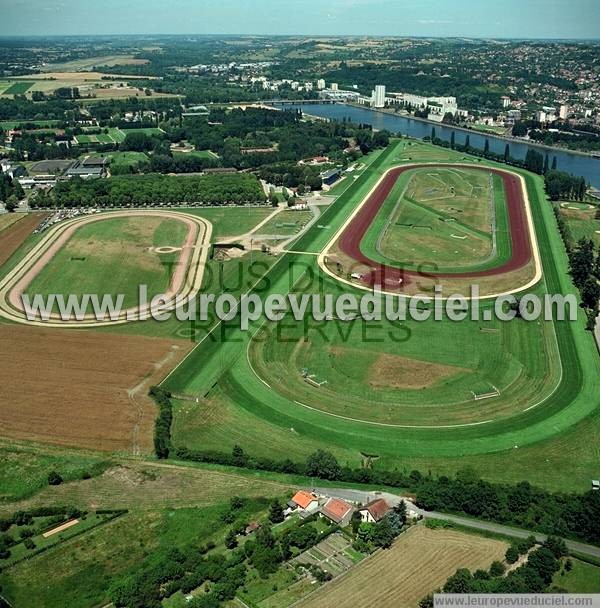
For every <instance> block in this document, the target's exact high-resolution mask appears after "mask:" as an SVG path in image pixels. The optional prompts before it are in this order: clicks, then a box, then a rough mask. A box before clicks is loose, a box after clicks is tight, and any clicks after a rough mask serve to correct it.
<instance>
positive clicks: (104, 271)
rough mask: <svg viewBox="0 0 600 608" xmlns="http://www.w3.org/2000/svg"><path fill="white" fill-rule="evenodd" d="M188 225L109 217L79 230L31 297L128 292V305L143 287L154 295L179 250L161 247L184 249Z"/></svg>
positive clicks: (45, 269)
mask: <svg viewBox="0 0 600 608" xmlns="http://www.w3.org/2000/svg"><path fill="white" fill-rule="evenodd" d="M185 236H186V225H185V224H184V223H183V222H180V221H178V220H176V219H162V218H159V217H142V216H136V217H131V218H115V219H104V220H102V221H98V222H93V223H90V224H87V225H85V226H82V227H81V228H79V229H77V230H76V231H75V232H74V233H73V235H72V236H71V237H70V238H69V240H68V241H67V243H66V244H65V245H64V247H62V248H61V250H60V251H59V252H58V253H57V254H56V255H55V256H53V257H52V259H51V260H50V261H49V262H48V263H47V264H46V265H45V266H44V267H43V268H42V270H41V271H40V272H39V274H37V276H35V278H34V279H33V281H32V282H31V284H30V285H29V287H28V292H27V293H29V295H30V297H32V298H33V297H34V296H35V294H43V295H44V296H47V295H48V294H49V293H59V294H65V295H67V294H72V293H74V294H77V295H78V296H81V295H82V294H84V293H89V294H111V295H116V294H124V296H125V298H124V306H126V307H131V306H135V305H137V304H138V299H139V298H138V290H139V285H147V286H148V294H149V296H150V297H153V296H154V295H156V294H160V293H164V292H165V291H166V289H167V287H168V285H169V282H170V279H171V276H170V274H171V271H170V270H169V265H172V264H175V263H177V258H178V254H177V255H175V254H173V253H158V252H156V249H155V248H157V247H177V248H179V247H181V246H182V245H183V242H184V240H185Z"/></svg>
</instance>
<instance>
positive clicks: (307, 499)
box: [288, 490, 319, 517]
mask: <svg viewBox="0 0 600 608" xmlns="http://www.w3.org/2000/svg"><path fill="white" fill-rule="evenodd" d="M288 507H289V509H290V512H292V511H297V512H298V513H299V514H300V516H301V517H302V516H305V517H306V516H308V515H311V514H312V513H316V512H317V511H318V510H319V500H318V498H317V496H316V495H315V494H313V493H312V492H307V491H306V490H298V491H297V492H296V493H295V494H294V496H293V497H292V499H291V500H290V501H289V502H288Z"/></svg>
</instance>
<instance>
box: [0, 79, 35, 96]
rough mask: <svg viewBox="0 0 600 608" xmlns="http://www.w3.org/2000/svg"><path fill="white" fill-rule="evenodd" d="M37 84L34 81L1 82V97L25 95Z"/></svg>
mask: <svg viewBox="0 0 600 608" xmlns="http://www.w3.org/2000/svg"><path fill="white" fill-rule="evenodd" d="M34 84H35V83H34V82H33V81H29V80H28V81H19V80H10V81H1V82H0V95H24V94H25V93H27V91H29V89H31V87H33V85H34Z"/></svg>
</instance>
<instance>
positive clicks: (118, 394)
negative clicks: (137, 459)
mask: <svg viewBox="0 0 600 608" xmlns="http://www.w3.org/2000/svg"><path fill="white" fill-rule="evenodd" d="M0 341H1V342H2V351H1V352H0V385H1V386H2V408H1V410H0V429H2V431H1V433H2V435H3V436H4V437H8V438H11V439H24V440H30V441H41V442H44V443H50V444H55V445H61V446H74V447H85V448H91V449H98V450H103V451H124V452H128V453H133V454H139V453H149V452H150V451H151V449H152V434H153V426H154V418H155V415H156V407H155V405H154V403H153V401H152V400H151V399H150V398H149V397H148V396H147V393H148V388H149V386H151V385H152V384H153V383H156V382H157V381H159V380H160V378H161V377H162V376H164V374H165V372H166V370H168V369H170V368H171V367H172V366H174V365H175V364H176V363H177V362H178V361H179V360H180V359H181V358H182V357H183V356H184V355H185V354H186V353H187V352H188V350H189V347H190V344H189V343H188V342H187V341H183V340H170V339H157V338H148V337H143V336H125V335H111V334H100V333H94V332H85V331H65V330H52V329H46V328H43V327H22V326H14V325H0Z"/></svg>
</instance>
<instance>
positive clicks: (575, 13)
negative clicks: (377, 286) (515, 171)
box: [0, 0, 600, 40]
mask: <svg viewBox="0 0 600 608" xmlns="http://www.w3.org/2000/svg"><path fill="white" fill-rule="evenodd" d="M3 5H4V6H3V9H2V13H3V20H2V23H1V24H0V36H2V37H26V36H123V35H131V36H144V35H154V36H158V35H165V36H169V35H171V36H175V35H188V36H200V35H215V36H219V35H221V36H223V35H232V36H273V35H284V36H396V37H421V38H423V37H424V38H476V39H482V38H484V39H485V38H487V39H506V40H510V39H529V40H531V39H536V40H597V39H598V38H599V33H598V32H599V30H600V27H599V26H600V2H597V1H596V0H528V1H527V2H523V0H505V1H504V2H503V3H501V4H499V3H497V2H495V1H492V0H477V1H476V2H474V1H473V0H452V1H451V0H430V1H429V2H427V3H422V2H416V1H413V0H329V2H327V3H323V2H321V1H320V0H287V1H286V2H279V1H277V0H253V1H252V2H247V1H246V2H244V1H243V0H162V1H161V0H129V1H128V2H127V3H122V2H119V1H118V0H106V1H105V2H104V3H101V4H100V3H91V2H84V1H81V0H3Z"/></svg>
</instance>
